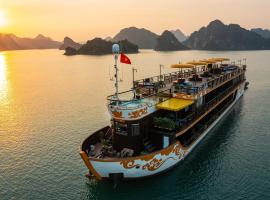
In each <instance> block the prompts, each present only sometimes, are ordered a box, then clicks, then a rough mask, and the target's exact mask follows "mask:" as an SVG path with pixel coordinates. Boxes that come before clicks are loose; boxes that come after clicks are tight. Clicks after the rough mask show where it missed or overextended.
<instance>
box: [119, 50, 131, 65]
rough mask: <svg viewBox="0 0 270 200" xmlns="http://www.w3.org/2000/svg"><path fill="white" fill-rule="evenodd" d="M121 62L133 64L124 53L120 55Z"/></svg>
mask: <svg viewBox="0 0 270 200" xmlns="http://www.w3.org/2000/svg"><path fill="white" fill-rule="evenodd" d="M120 62H121V63H125V64H131V61H130V59H129V58H128V57H127V56H126V55H125V54H123V53H121V55H120Z"/></svg>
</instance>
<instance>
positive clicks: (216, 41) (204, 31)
mask: <svg viewBox="0 0 270 200" xmlns="http://www.w3.org/2000/svg"><path fill="white" fill-rule="evenodd" d="M184 44H185V45H187V46H188V47H189V48H191V49H197V50H267V49H270V39H266V38H263V37H262V36H261V35H259V34H257V33H255V32H252V31H249V30H246V29H244V28H242V27H241V26H239V25H238V24H229V25H225V24H223V23H222V22H221V21H220V20H215V21H212V22H210V24H209V25H208V26H207V27H202V28H201V29H200V30H198V31H195V32H194V33H192V34H191V35H190V37H189V38H188V39H187V40H186V41H184Z"/></svg>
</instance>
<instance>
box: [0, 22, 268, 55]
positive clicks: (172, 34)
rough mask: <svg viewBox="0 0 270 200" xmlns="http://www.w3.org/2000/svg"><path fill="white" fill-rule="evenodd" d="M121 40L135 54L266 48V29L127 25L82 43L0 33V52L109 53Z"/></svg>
mask: <svg viewBox="0 0 270 200" xmlns="http://www.w3.org/2000/svg"><path fill="white" fill-rule="evenodd" d="M119 41H121V42H120V43H121V45H122V48H123V51H124V52H125V53H138V52H139V50H138V49H154V50H155V51H180V50H187V49H195V50H270V30H268V29H262V28H254V29H251V30H247V29H245V28H242V27H241V26H240V25H238V24H229V25H225V24H224V23H223V22H222V21H220V20H214V21H212V22H210V23H209V24H208V25H207V26H206V27H202V28H200V29H199V30H198V31H195V32H193V33H192V34H191V35H190V36H189V37H188V36H186V35H185V34H184V33H183V32H182V31H181V30H180V29H176V30H170V31H167V30H166V31H164V32H163V33H162V34H161V35H158V34H156V33H154V32H152V31H150V30H147V29H145V28H137V27H129V28H124V29H122V30H120V31H119V32H118V33H117V34H116V35H115V36H114V37H110V36H108V37H106V38H104V39H101V38H94V39H91V40H88V41H87V42H86V44H81V43H78V42H75V41H73V40H72V39H71V38H70V37H65V38H64V40H63V42H58V41H55V40H52V39H51V38H49V37H45V36H43V35H41V34H40V35H38V36H37V37H35V38H25V37H17V36H16V35H14V34H1V33H0V51H6V50H23V49H60V50H65V53H64V54H65V55H77V54H83V55H105V54H110V53H111V45H112V44H113V43H117V42H119Z"/></svg>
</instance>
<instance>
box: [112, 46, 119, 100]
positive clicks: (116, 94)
mask: <svg viewBox="0 0 270 200" xmlns="http://www.w3.org/2000/svg"><path fill="white" fill-rule="evenodd" d="M119 52H120V46H119V44H113V45H112V53H113V55H114V69H115V75H114V77H115V84H114V85H115V99H116V100H117V101H116V104H117V105H118V101H119V97H118V95H119V91H118V84H119V81H118V71H119V69H118V66H117V60H118V57H119Z"/></svg>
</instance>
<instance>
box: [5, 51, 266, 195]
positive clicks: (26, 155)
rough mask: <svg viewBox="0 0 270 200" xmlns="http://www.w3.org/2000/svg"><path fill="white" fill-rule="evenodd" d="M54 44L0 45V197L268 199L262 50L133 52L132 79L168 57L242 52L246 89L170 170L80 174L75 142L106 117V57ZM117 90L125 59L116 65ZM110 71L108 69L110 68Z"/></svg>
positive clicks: (127, 76) (126, 69)
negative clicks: (146, 174) (103, 179)
mask: <svg viewBox="0 0 270 200" xmlns="http://www.w3.org/2000/svg"><path fill="white" fill-rule="evenodd" d="M62 53H63V52H61V51H58V50H33V51H11V52H2V53H0V199H1V200H9V199H35V200H38V199H74V200H75V199H270V51H241V52H239V51H235V52H229V51H228V52H211V51H184V52H181V51H179V52H170V53H157V52H154V51H142V53H140V54H137V55H135V54H133V55H129V57H130V58H131V60H132V62H133V66H134V67H136V68H137V69H138V73H137V74H136V78H143V77H146V76H148V75H155V74H158V73H159V64H164V65H165V67H164V69H162V70H163V72H169V71H171V69H170V68H169V67H168V65H169V64H172V63H178V62H179V61H182V62H185V61H190V60H193V59H203V58H209V57H230V58H231V59H233V60H239V59H242V58H247V64H248V72H247V78H248V81H249V82H250V86H249V89H248V91H247V92H246V93H245V95H244V97H243V98H241V100H240V101H239V102H238V103H237V104H236V106H235V107H234V109H233V110H232V111H231V112H230V114H228V115H227V117H226V118H224V120H223V121H222V122H221V123H220V124H219V125H218V126H217V127H216V128H215V130H213V131H212V132H211V133H210V134H209V135H208V136H207V138H206V139H205V140H204V141H203V142H202V143H201V144H200V145H199V146H198V147H197V148H196V150H195V151H194V152H193V153H192V154H191V155H190V156H189V157H188V158H187V159H186V160H185V161H184V162H183V163H182V164H180V165H179V166H177V167H176V168H175V169H173V170H172V171H170V172H168V173H166V174H164V175H161V176H158V177H155V178H151V179H146V180H143V181H133V182H123V183H120V184H118V185H117V187H116V188H115V187H114V186H113V184H111V183H97V182H95V181H90V182H89V181H87V180H86V178H85V177H84V175H85V174H86V173H87V169H86V167H85V166H84V164H83V162H82V161H81V159H80V156H79V146H80V143H81V141H82V140H83V139H84V138H85V137H87V136H88V135H89V134H90V133H92V132H93V131H95V130H96V129H99V128H101V127H103V126H104V125H107V124H108V123H109V115H108V113H107V109H106V100H105V98H106V95H109V94H111V93H112V92H113V83H112V82H111V81H110V80H109V79H110V74H111V75H112V72H113V71H112V68H111V69H110V67H111V66H112V64H113V58H112V56H111V55H108V56H73V57H66V56H64V55H62ZM121 70H122V72H121V73H120V74H121V77H122V79H123V82H122V83H121V88H122V89H128V88H129V87H130V86H131V77H132V74H131V66H129V65H123V66H121ZM110 71H111V72H110Z"/></svg>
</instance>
